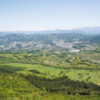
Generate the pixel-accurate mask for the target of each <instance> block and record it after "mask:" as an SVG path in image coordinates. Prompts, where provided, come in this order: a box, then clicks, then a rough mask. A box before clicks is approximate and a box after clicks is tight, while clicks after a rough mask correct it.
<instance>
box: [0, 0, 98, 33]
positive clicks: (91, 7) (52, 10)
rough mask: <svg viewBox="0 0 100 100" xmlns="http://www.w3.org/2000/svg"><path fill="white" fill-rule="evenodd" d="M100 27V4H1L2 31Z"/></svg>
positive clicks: (69, 0)
mask: <svg viewBox="0 0 100 100" xmlns="http://www.w3.org/2000/svg"><path fill="white" fill-rule="evenodd" d="M87 26H89V27H94V26H100V0H0V31H17V30H25V31H29V30H31V31H32V30H33V31H42V30H56V29H64V30H66V29H75V28H80V27H87Z"/></svg>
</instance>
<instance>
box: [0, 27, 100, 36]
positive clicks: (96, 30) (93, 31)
mask: <svg viewBox="0 0 100 100" xmlns="http://www.w3.org/2000/svg"><path fill="white" fill-rule="evenodd" d="M9 33H24V34H37V33H39V34H48V33H57V34H58V33H81V34H86V35H98V34H100V27H99V26H95V27H83V28H77V29H70V30H62V29H58V30H47V31H4V32H3V31H1V32H0V35H6V34H9Z"/></svg>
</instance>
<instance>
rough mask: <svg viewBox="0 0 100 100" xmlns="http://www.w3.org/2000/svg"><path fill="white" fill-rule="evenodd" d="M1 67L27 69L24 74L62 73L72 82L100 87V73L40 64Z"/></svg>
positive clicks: (14, 64)
mask: <svg viewBox="0 0 100 100" xmlns="http://www.w3.org/2000/svg"><path fill="white" fill-rule="evenodd" d="M1 65H9V66H12V67H20V68H25V69H24V71H22V72H25V71H26V72H28V71H30V70H37V71H39V72H41V73H48V74H49V75H54V76H57V75H60V73H61V72H62V74H63V75H66V76H68V77H69V78H70V79H71V80H79V81H85V82H93V83H95V84H98V85H100V71H98V70H95V71H91V70H82V69H80V70H79V69H63V68H62V69H60V68H54V67H49V66H43V65H40V64H22V63H5V64H1Z"/></svg>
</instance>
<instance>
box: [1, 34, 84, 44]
mask: <svg viewBox="0 0 100 100" xmlns="http://www.w3.org/2000/svg"><path fill="white" fill-rule="evenodd" d="M83 36H84V35H82V34H78V33H75V34H74V33H73V34H70V33H60V34H29V35H26V34H7V35H5V36H0V41H2V42H3V41H4V42H7V43H11V42H14V41H17V42H29V41H38V42H44V43H48V44H49V43H52V41H54V40H62V39H63V40H64V41H66V42H73V41H74V39H79V38H82V37H83Z"/></svg>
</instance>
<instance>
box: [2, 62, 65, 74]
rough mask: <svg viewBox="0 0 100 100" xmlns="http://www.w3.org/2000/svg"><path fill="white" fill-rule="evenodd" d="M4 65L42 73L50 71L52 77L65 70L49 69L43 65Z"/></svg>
mask: <svg viewBox="0 0 100 100" xmlns="http://www.w3.org/2000/svg"><path fill="white" fill-rule="evenodd" d="M2 65H10V66H15V67H25V68H26V69H25V70H33V69H34V70H38V71H40V72H45V71H48V72H49V73H50V75H54V74H55V75H58V74H59V73H60V71H61V70H64V69H59V68H54V67H48V66H43V65H38V64H36V65H32V64H21V63H6V64H2Z"/></svg>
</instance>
